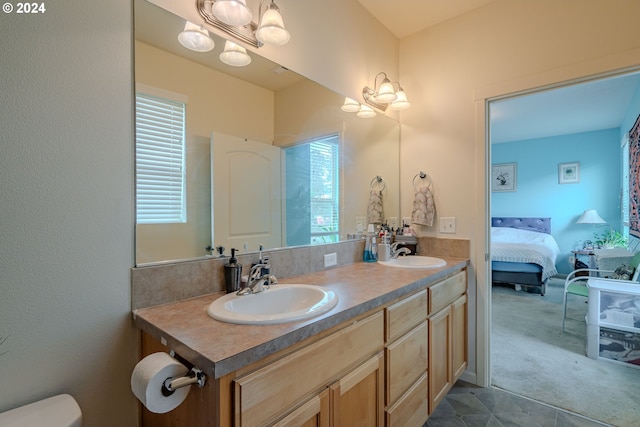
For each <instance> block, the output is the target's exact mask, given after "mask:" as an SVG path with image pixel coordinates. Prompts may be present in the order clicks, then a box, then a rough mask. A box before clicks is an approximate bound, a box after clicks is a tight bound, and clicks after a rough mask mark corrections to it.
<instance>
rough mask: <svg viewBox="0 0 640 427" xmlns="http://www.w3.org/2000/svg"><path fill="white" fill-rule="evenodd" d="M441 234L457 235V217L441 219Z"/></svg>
mask: <svg viewBox="0 0 640 427" xmlns="http://www.w3.org/2000/svg"><path fill="white" fill-rule="evenodd" d="M440 232H441V233H455V232H456V217H455V216H443V217H440Z"/></svg>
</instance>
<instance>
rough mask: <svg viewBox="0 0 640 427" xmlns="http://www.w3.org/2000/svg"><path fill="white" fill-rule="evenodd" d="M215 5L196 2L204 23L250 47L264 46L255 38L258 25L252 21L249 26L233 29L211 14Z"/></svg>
mask: <svg viewBox="0 0 640 427" xmlns="http://www.w3.org/2000/svg"><path fill="white" fill-rule="evenodd" d="M263 1H264V0H261V2H260V7H261V6H262V2H263ZM213 3H214V0H196V9H197V10H198V13H199V14H200V16H201V17H202V19H204V22H206V23H207V24H209V25H211V26H212V27H214V28H216V29H218V30H220V31H222V32H224V33H226V34H227V35H229V36H231V37H233V38H235V39H236V40H239V41H241V42H243V43H246V44H248V45H250V46H253V47H256V48H259V47H260V46H262V43H261V42H260V41H259V40H258V39H256V37H255V32H256V30H257V29H258V24H256V23H255V22H253V21H252V22H250V23H248V24H247V25H243V26H241V27H233V26H231V25H227V24H225V23H224V22H222V21H220V20H218V19H217V18H216V17H215V16H214V15H213V13H212V12H211V4H213ZM207 5H208V7H207Z"/></svg>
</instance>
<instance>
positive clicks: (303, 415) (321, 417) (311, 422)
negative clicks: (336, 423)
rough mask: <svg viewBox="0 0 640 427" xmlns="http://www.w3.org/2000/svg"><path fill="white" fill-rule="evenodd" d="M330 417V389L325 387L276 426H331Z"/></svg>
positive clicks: (275, 426) (275, 425)
mask: <svg viewBox="0 0 640 427" xmlns="http://www.w3.org/2000/svg"><path fill="white" fill-rule="evenodd" d="M329 417H330V413H329V389H324V390H322V391H321V392H320V393H318V395H317V396H313V397H312V398H311V399H309V400H308V401H307V402H306V403H304V404H303V405H302V406H300V407H299V408H297V409H294V410H293V411H292V412H291V413H290V414H289V415H287V416H286V417H284V418H283V419H282V420H280V421H279V422H277V423H275V424H274V427H329V425H330V424H329Z"/></svg>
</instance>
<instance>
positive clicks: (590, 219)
mask: <svg viewBox="0 0 640 427" xmlns="http://www.w3.org/2000/svg"><path fill="white" fill-rule="evenodd" d="M606 223H607V221H605V220H604V219H602V217H601V216H600V215H598V212H597V211H596V210H595V209H587V210H586V211H584V213H583V214H582V216H581V217H580V219H578V221H577V224H606Z"/></svg>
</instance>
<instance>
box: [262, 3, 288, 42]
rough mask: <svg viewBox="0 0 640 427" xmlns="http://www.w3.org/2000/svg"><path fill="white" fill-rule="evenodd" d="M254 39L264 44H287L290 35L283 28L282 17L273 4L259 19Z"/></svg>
mask: <svg viewBox="0 0 640 427" xmlns="http://www.w3.org/2000/svg"><path fill="white" fill-rule="evenodd" d="M256 38H257V39H258V40H259V41H261V42H262V43H264V44H273V45H276V46H282V45H284V44H287V43H288V42H289V39H290V38H291V35H290V34H289V31H287V29H286V28H285V27H284V22H283V21H282V15H280V10H279V9H278V6H276V4H275V3H273V2H272V3H270V4H269V5H268V6H267V10H266V11H265V12H264V14H263V15H262V18H261V19H260V25H258V30H257V31H256Z"/></svg>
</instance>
